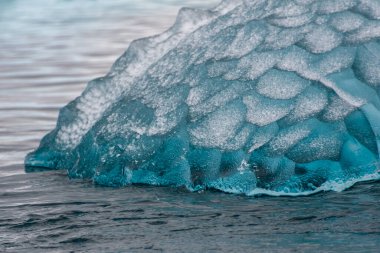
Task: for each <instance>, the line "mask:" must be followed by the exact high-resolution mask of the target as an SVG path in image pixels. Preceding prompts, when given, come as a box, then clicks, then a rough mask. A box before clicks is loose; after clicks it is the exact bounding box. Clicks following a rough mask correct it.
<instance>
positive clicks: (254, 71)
mask: <svg viewBox="0 0 380 253" xmlns="http://www.w3.org/2000/svg"><path fill="white" fill-rule="evenodd" d="M379 96H380V2H379V1H378V0H344V1H342V0H251V1H248V0H236V1H233V0H230V1H223V2H221V3H220V4H219V5H218V6H217V7H215V8H213V9H210V10H197V9H190V8H182V9H181V10H180V12H179V14H178V17H177V19H176V22H175V24H174V25H173V26H172V27H171V28H170V29H169V30H167V31H165V32H164V33H162V34H160V35H156V36H153V37H149V38H144V39H139V40H136V41H134V42H132V43H131V44H130V46H129V48H128V49H127V50H126V52H125V53H124V54H123V55H122V56H121V57H120V58H119V59H117V61H116V62H115V63H114V64H113V66H112V68H111V70H110V71H109V73H108V74H107V75H106V76H104V77H101V78H98V79H95V80H92V81H90V82H89V83H88V85H87V87H86V89H85V90H84V91H83V93H82V94H81V96H80V97H78V98H76V99H75V100H74V101H72V102H70V103H69V104H68V105H66V106H65V107H64V108H62V109H61V110H60V113H59V118H58V122H57V125H56V128H55V129H54V130H53V131H51V132H50V133H49V134H47V135H46V136H45V137H44V138H43V139H42V140H41V143H40V146H39V147H38V149H37V150H35V151H34V152H32V153H30V154H28V155H27V157H26V158H25V166H26V168H27V170H28V169H31V168H39V167H40V168H46V169H65V170H67V171H68V176H69V177H70V178H80V179H90V180H92V181H93V182H95V183H97V184H101V185H106V186H124V185H129V184H151V185H165V186H176V187H185V188H187V189H189V190H191V191H198V190H203V189H217V190H221V191H225V192H231V193H243V194H253V193H255V192H256V193H267V192H274V193H276V194H277V193H283V194H305V193H311V192H316V191H318V190H321V189H322V190H323V189H324V190H326V189H342V186H340V187H335V188H334V185H335V186H336V185H339V184H340V185H345V183H347V185H351V184H350V183H349V182H356V181H360V180H365V179H368V178H370V179H378V178H379V175H380V174H379V148H380V146H379V145H380V97H379ZM329 186H331V187H329ZM343 188H344V187H343Z"/></svg>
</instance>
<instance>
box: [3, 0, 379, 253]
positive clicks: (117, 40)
mask: <svg viewBox="0 0 380 253" xmlns="http://www.w3.org/2000/svg"><path fill="white" fill-rule="evenodd" d="M216 2H218V1H214V0H212V1H207V2H206V1H200V0H198V1H196V0H187V1H179V0H165V1H154V0H143V1H136V0H113V1H99V0H98V1H97V0H78V1H73V0H71V1H70V0H33V1H29V0H9V1H0V59H1V60H0V252H42V251H48V252H70V251H75V252H306V251H307V252H333V251H335V252H378V251H379V247H380V184H379V183H378V182H367V183H362V184H358V185H356V186H354V187H353V188H351V189H349V190H347V191H344V192H341V193H336V192H328V193H320V194H316V195H313V196H307V197H295V198H292V197H281V198H279V197H245V196H239V195H229V194H224V193H220V192H211V191H209V192H201V193H189V192H187V191H185V190H181V189H172V188H165V187H148V186H130V187H126V188H120V189H113V188H104V187H97V186H94V185H93V184H92V183H91V182H82V181H77V180H69V179H67V177H66V175H65V172H64V171H53V172H44V173H32V174H25V172H24V167H23V159H24V156H25V155H26V153H27V152H29V151H31V150H32V149H34V148H36V147H37V145H38V143H39V140H40V139H41V138H42V136H43V135H45V134H46V133H47V132H48V131H50V130H51V129H53V127H54V125H55V122H56V118H57V115H58V110H59V108H61V107H62V106H63V105H65V104H66V103H68V102H69V101H70V100H72V99H73V98H75V97H76V96H78V95H79V94H80V92H81V91H82V90H83V89H84V87H85V84H86V83H87V82H88V81H89V80H91V79H93V78H95V77H99V76H102V75H105V74H106V73H107V71H108V70H109V68H110V67H111V64H112V63H113V62H114V61H115V60H116V58H117V57H118V56H119V55H121V54H122V53H123V51H124V50H125V49H126V48H127V46H128V44H129V43H130V42H131V41H132V40H133V39H136V38H140V37H145V36H148V35H153V34H156V33H159V32H162V31H164V30H165V29H167V28H168V27H169V26H170V25H171V24H172V23H173V22H174V19H175V15H176V13H177V11H178V9H179V8H180V7H181V6H197V7H207V6H213V5H215V3H216Z"/></svg>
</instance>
